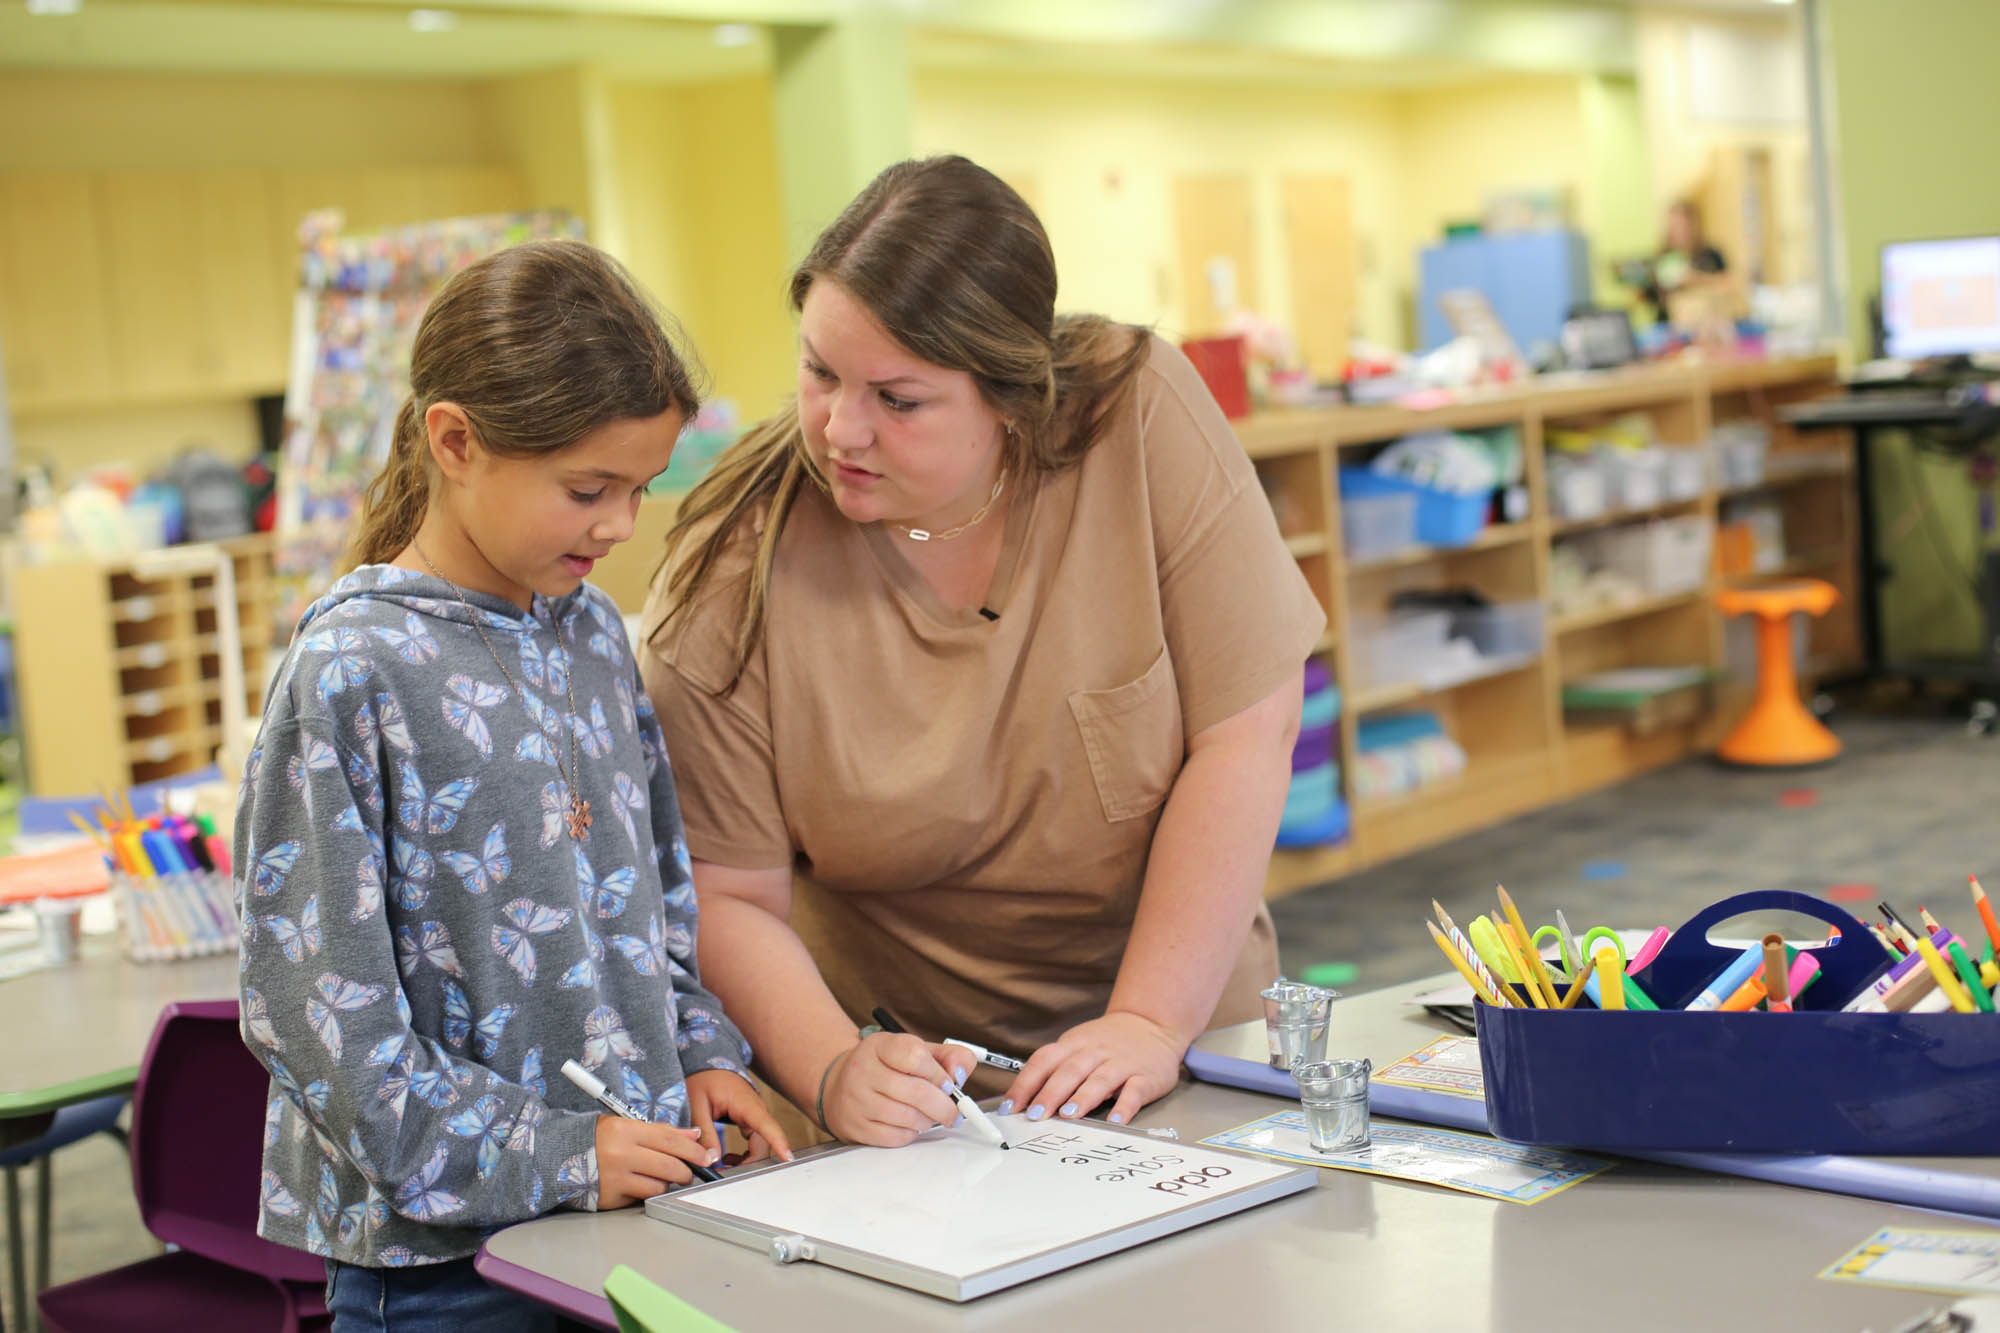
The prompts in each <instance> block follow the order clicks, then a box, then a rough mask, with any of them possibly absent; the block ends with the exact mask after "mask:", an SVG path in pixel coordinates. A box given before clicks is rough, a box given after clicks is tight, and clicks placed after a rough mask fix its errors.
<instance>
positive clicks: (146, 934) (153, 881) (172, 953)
mask: <svg viewBox="0 0 2000 1333" xmlns="http://www.w3.org/2000/svg"><path fill="white" fill-rule="evenodd" d="M111 888H112V891H113V892H114V893H116V894H117V895H118V914H119V917H120V922H119V937H120V939H121V940H122V941H123V945H124V950H125V956H126V957H127V958H130V959H132V960H133V961H135V962H141V963H150V962H155V961H157V960H160V959H168V958H199V957H202V956H205V955H208V954H217V953H231V952H234V951H235V949H236V947H237V944H238V939H239V933H238V929H237V923H236V899H235V889H234V887H233V886H232V885H231V884H230V881H229V877H228V876H227V875H224V874H221V873H219V872H217V871H212V870H204V871H189V872H182V873H179V874H173V875H155V876H143V877H142V876H138V875H129V874H126V873H124V872H123V871H114V872H112V875H111ZM318 928H319V927H318V924H317V923H316V922H314V923H307V922H303V921H293V920H291V919H289V918H279V919H278V920H276V921H273V922H267V923H265V924H264V925H263V926H261V927H260V929H266V930H275V931H279V932H281V933H282V932H291V935H292V938H293V941H294V942H293V943H292V945H291V946H290V947H291V948H294V949H303V948H304V946H305V944H306V942H307V941H306V938H305V937H306V934H307V933H308V932H314V931H317V930H318ZM280 943H283V939H282V938H281V940H280Z"/></svg>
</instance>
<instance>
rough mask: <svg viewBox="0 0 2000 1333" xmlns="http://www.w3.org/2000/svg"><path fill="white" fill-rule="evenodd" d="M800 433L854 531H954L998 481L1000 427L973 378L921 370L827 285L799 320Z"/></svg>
mask: <svg viewBox="0 0 2000 1333" xmlns="http://www.w3.org/2000/svg"><path fill="white" fill-rule="evenodd" d="M799 425H800V427H801V428H802V429H803V431H804V432H805V440H806V448H807V450H808V451H810V453H811V454H812V457H813V461H814V462H816V463H818V464H819V467H820V470H821V473H822V474H823V475H824V476H825V477H826V479H827V481H828V483H829V484H830V485H831V487H832V491H833V502H834V504H835V505H837V506H838V507H839V509H840V512H841V513H842V514H845V515H846V516H847V517H848V518H850V519H852V520H854V521H855V522H856V523H872V522H878V521H887V522H891V523H903V524H907V525H909V526H911V527H919V528H932V529H933V530H935V529H939V528H947V527H950V526H952V525H953V524H956V523H962V522H964V521H965V520H966V519H967V518H969V517H970V516H971V515H972V514H973V513H974V512H975V511H976V510H977V509H978V508H979V506H980V505H982V504H984V503H985V502H986V500H987V497H988V496H989V495H990V494H991V492H992V490H993V482H994V479H995V478H996V477H998V476H999V473H1000V444H1001V438H1002V429H1001V423H1000V417H999V414H998V413H996V412H995V411H994V410H993V409H992V408H991V407H989V406H988V405H987V403H986V400H985V399H983V398H981V397H980V396H979V389H978V386H977V385H975V384H974V383H973V380H972V376H971V375H969V374H967V373H966V372H965V371H962V370H946V369H944V368H943V367H941V366H935V365H932V364H931V363H930V362H928V361H924V360H921V359H920V358H918V357H917V356H915V355H914V354H913V353H911V352H910V351H909V350H908V349H906V348H905V347H903V346H902V345H901V344H899V343H898V342H897V341H896V340H895V339H894V338H892V337H890V336H889V333H888V331H887V330H886V329H884V328H883V327H882V326H881V325H880V324H879V323H877V322H876V320H875V318H874V316H873V315H871V314H869V312H868V309H867V307H865V306H863V305H862V304H861V303H860V302H859V301H857V300H855V299H854V297H853V296H851V295H849V294H848V292H847V291H846V290H845V289H844V288H842V287H841V286H840V285H839V284H838V283H835V282H832V281H830V280H827V279H824V278H822V279H820V280H819V281H817V282H815V283H813V285H812V288H811V290H810V291H808V292H807V293H806V299H805V306H804V309H803V310H802V311H801V313H800V316H799Z"/></svg>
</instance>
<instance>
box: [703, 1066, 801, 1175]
mask: <svg viewBox="0 0 2000 1333" xmlns="http://www.w3.org/2000/svg"><path fill="white" fill-rule="evenodd" d="M687 1089H688V1115H689V1117H690V1118H691V1119H692V1120H693V1121H694V1127H695V1132H696V1133H698V1134H699V1135H700V1136H701V1144H702V1146H703V1147H704V1148H707V1149H708V1150H709V1151H711V1152H713V1153H714V1154H715V1157H716V1160H718V1161H719V1160H720V1159H721V1156H722V1137H721V1136H720V1135H719V1134H717V1133H716V1132H715V1122H716V1120H718V1119H724V1120H727V1121H729V1123H730V1124H732V1125H735V1126H736V1128H738V1129H739V1130H741V1131H743V1137H744V1138H746V1139H748V1140H749V1142H750V1151H749V1152H748V1153H746V1154H745V1155H744V1158H743V1160H744V1161H746V1162H754V1161H757V1160H758V1159H759V1158H762V1157H768V1156H770V1155H771V1154H772V1153H776V1154H777V1155H778V1156H779V1157H781V1158H783V1159H784V1160H785V1161H787V1162H789V1161H791V1160H792V1145H791V1144H790V1143H788V1142H787V1141H786V1139H785V1132H784V1131H783V1130H782V1129H779V1128H778V1121H777V1117H775V1116H773V1115H772V1114H771V1108H770V1107H768V1106H766V1105H764V1099H763V1098H762V1097H760V1096H758V1095H757V1089H756V1087H755V1086H753V1085H752V1084H751V1082H750V1080H749V1079H747V1078H745V1077H743V1075H741V1074H738V1073H736V1072H734V1071H732V1070H728V1069H704V1070H702V1071H701V1072H700V1073H697V1074H689V1075H688V1078H687Z"/></svg>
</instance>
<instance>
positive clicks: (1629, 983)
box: [1583, 967, 1660, 1013]
mask: <svg viewBox="0 0 2000 1333" xmlns="http://www.w3.org/2000/svg"><path fill="white" fill-rule="evenodd" d="M1619 988H1620V989H1621V990H1623V991H1624V992H1625V1005H1624V1007H1625V1008H1627V1009H1643V1010H1645V1011H1647V1012H1648V1013H1650V1012H1652V1011H1654V1010H1657V1009H1658V1008H1659V1007H1660V1006H1659V1005H1657V1004H1655V1003H1653V997H1652V996H1650V995H1648V994H1646V992H1645V991H1644V990H1642V989H1640V987H1639V983H1638V981H1637V980H1635V979H1634V978H1633V977H1632V976H1631V975H1630V974H1627V975H1626V977H1625V979H1624V981H1623V983H1622V984H1621V985H1620V987H1619ZM1583 993H1584V994H1585V995H1587V996H1589V997H1590V1002H1591V1003H1592V1004H1594V1005H1596V1006H1597V1007H1598V1008H1599V1009H1603V1008H1605V1007H1606V1006H1605V1005H1604V1003H1603V1002H1602V1001H1600V1000H1599V999H1598V998H1597V969H1596V968H1595V967H1593V968H1591V969H1590V971H1588V972H1586V973H1584V981H1583Z"/></svg>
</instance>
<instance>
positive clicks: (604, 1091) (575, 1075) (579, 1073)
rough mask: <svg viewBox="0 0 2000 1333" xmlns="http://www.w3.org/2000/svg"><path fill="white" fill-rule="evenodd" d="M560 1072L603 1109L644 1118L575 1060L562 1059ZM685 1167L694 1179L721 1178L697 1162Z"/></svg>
mask: <svg viewBox="0 0 2000 1333" xmlns="http://www.w3.org/2000/svg"><path fill="white" fill-rule="evenodd" d="M562 1072H563V1077H564V1078H566V1079H568V1080H569V1081H570V1082H572V1083H574V1084H576V1086H577V1087H579V1088H582V1089H583V1091H584V1093H585V1095H586V1096H588V1097H589V1098H590V1099H591V1100H592V1101H594V1102H596V1103H597V1104H598V1105H599V1106H602V1107H603V1108H604V1109H605V1110H607V1111H609V1112H611V1114H613V1115H615V1116H620V1117H622V1118H624V1119H626V1120H644V1119H645V1118H646V1117H645V1116H642V1115H640V1114H639V1113H638V1112H636V1111H634V1110H633V1109H632V1108H631V1107H629V1106H627V1105H626V1104H625V1103H624V1102H621V1101H619V1100H618V1099H617V1098H616V1097H614V1096H612V1095H611V1089H609V1088H607V1087H605V1086H604V1080H603V1079H601V1078H599V1077H598V1076H597V1075H595V1074H593V1073H591V1072H590V1071H589V1070H588V1069H585V1068H584V1067H583V1066H582V1065H580V1064H578V1063H577V1062H576V1061H574V1060H565V1061H563V1067H562ZM687 1167H688V1170H690V1171H692V1172H694V1178H695V1179H696V1180H704V1181H716V1180H720V1179H722V1177H721V1176H719V1175H717V1174H716V1173H715V1172H713V1171H711V1170H709V1169H708V1168H707V1167H705V1166H703V1165H702V1164H701V1163H699V1162H689V1163H688V1164H687Z"/></svg>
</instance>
